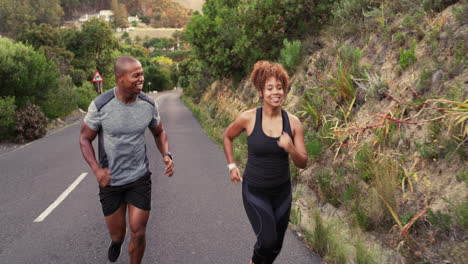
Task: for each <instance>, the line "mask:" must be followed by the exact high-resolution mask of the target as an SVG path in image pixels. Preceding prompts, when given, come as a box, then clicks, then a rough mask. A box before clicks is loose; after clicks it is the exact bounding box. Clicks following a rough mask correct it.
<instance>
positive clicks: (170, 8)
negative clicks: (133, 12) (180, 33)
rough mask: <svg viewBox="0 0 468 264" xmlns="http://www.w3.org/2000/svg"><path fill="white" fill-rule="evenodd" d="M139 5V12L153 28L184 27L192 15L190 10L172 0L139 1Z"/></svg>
mask: <svg viewBox="0 0 468 264" xmlns="http://www.w3.org/2000/svg"><path fill="white" fill-rule="evenodd" d="M188 2H189V1H188ZM140 4H141V6H140V8H141V12H142V13H143V15H144V16H146V17H147V18H148V19H149V20H150V24H151V26H153V27H171V28H181V27H184V26H185V25H186V24H187V23H188V21H189V20H190V18H191V17H192V13H193V11H192V10H191V9H189V8H186V7H185V6H183V5H181V4H179V3H178V2H175V1H172V0H141V2H140Z"/></svg>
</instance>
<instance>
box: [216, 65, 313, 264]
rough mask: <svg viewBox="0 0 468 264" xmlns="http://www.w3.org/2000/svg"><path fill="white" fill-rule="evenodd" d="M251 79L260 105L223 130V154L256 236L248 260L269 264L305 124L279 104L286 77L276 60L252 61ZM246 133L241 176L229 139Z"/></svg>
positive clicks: (301, 154) (301, 161) (280, 236)
mask: <svg viewBox="0 0 468 264" xmlns="http://www.w3.org/2000/svg"><path fill="white" fill-rule="evenodd" d="M250 80H251V81H252V83H253V85H254V86H255V88H256V89H257V91H258V95H259V96H260V98H262V99H263V106H262V107H259V108H256V109H250V110H247V111H245V112H243V113H242V114H240V116H239V117H238V118H237V119H236V120H235V121H234V122H233V123H232V124H231V125H229V127H228V128H227V129H226V131H225V132H224V153H225V155H226V159H227V162H228V169H229V173H230V176H231V181H232V182H233V183H238V182H239V181H242V198H243V201H244V208H245V211H246V213H247V216H248V218H249V220H250V223H251V225H252V228H253V230H254V232H255V234H256V236H257V242H256V243H255V247H254V251H253V256H252V259H251V261H250V263H251V264H252V263H253V264H271V263H273V262H274V260H275V259H276V257H277V256H278V254H279V253H280V251H281V248H282V246H283V240H284V234H285V232H286V229H287V227H288V222H289V215H290V211H291V202H292V194H291V179H290V175H289V157H291V159H292V161H293V162H294V164H295V165H296V166H297V167H299V168H305V167H306V165H307V152H306V148H305V144H304V129H303V127H302V124H301V122H300V121H299V119H298V118H297V117H296V116H294V115H292V114H290V113H288V112H286V111H285V110H283V109H281V105H282V104H283V102H284V101H285V98H286V94H287V93H288V86H289V76H288V74H287V72H286V71H285V70H284V68H283V67H282V66H281V65H280V64H277V63H272V62H268V61H259V62H257V63H255V65H254V69H253V71H252V73H251V75H250ZM244 131H245V132H246V133H247V145H248V152H249V153H248V159H247V165H246V168H245V171H244V175H243V177H241V174H240V172H239V169H238V168H237V166H236V164H235V163H234V155H233V141H234V139H235V138H236V137H237V136H239V135H240V134H241V133H242V132H244Z"/></svg>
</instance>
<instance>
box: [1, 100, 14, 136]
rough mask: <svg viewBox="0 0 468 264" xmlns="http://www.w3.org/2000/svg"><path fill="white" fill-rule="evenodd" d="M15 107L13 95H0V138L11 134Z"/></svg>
mask: <svg viewBox="0 0 468 264" xmlns="http://www.w3.org/2000/svg"><path fill="white" fill-rule="evenodd" d="M15 109H16V105H15V97H13V96H7V97H4V98H3V97H0V139H6V138H9V137H11V136H12V135H13V132H14V126H15Z"/></svg>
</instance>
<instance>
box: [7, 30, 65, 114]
mask: <svg viewBox="0 0 468 264" xmlns="http://www.w3.org/2000/svg"><path fill="white" fill-rule="evenodd" d="M58 76H59V72H58V70H57V67H56V66H55V64H54V62H52V61H49V60H47V58H46V56H45V55H44V54H42V53H40V52H37V51H35V50H34V49H33V48H32V47H31V46H26V45H24V44H21V43H15V42H14V41H13V40H10V39H7V38H3V37H0V87H2V89H0V97H4V96H14V97H15V100H16V105H17V106H18V107H20V108H21V107H23V106H24V105H25V103H26V102H28V101H29V102H31V103H34V104H38V105H40V106H41V107H43V106H44V104H45V102H46V100H47V94H48V91H49V90H50V89H54V88H55V87H57V79H58Z"/></svg>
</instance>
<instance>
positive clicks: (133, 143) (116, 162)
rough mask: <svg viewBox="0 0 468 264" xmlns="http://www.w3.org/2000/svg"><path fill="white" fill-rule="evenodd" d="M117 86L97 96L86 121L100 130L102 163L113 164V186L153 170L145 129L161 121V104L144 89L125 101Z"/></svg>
mask: <svg viewBox="0 0 468 264" xmlns="http://www.w3.org/2000/svg"><path fill="white" fill-rule="evenodd" d="M115 89H116V88H113V89H111V90H109V91H107V92H105V93H103V94H102V95H100V96H98V97H96V99H94V101H92V102H91V104H90V105H89V108H88V113H87V114H86V117H85V119H84V122H85V124H86V125H87V126H88V127H90V128H91V129H92V130H94V131H96V132H98V136H99V138H98V146H99V164H100V166H101V167H102V168H109V169H110V171H111V172H110V174H111V182H110V185H112V186H119V185H124V184H127V183H131V182H133V181H135V180H137V179H138V178H140V177H142V176H144V175H145V174H146V173H148V171H149V163H148V157H147V156H146V144H145V130H146V128H147V127H155V126H157V125H158V124H159V121H160V117H159V112H158V105H157V104H156V103H155V102H154V100H153V99H151V98H149V97H148V96H147V95H145V94H144V93H140V94H139V95H138V97H137V99H136V100H135V102H133V103H132V104H124V103H123V102H122V101H120V100H119V99H118V98H117V96H115Z"/></svg>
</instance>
